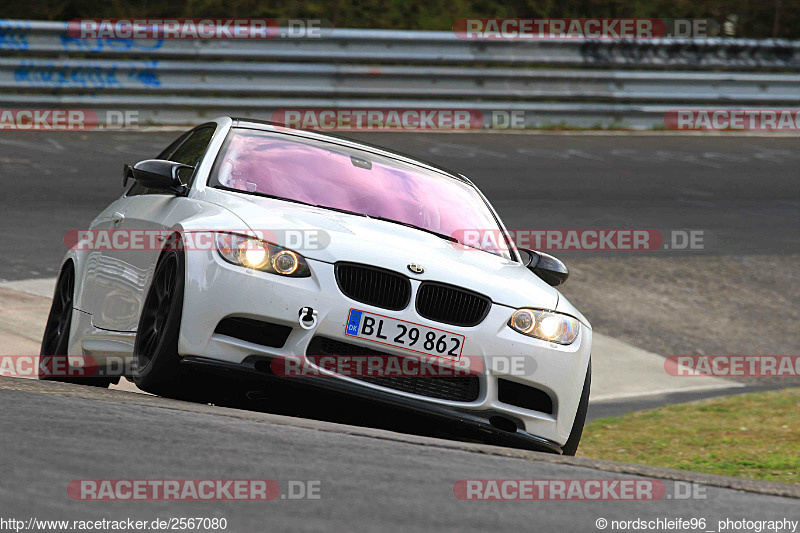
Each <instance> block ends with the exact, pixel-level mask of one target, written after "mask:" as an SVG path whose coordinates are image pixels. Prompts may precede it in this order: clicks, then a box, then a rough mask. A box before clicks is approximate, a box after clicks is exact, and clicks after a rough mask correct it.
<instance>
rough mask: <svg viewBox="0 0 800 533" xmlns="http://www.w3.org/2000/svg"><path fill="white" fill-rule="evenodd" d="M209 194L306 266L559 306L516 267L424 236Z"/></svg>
mask: <svg viewBox="0 0 800 533" xmlns="http://www.w3.org/2000/svg"><path fill="white" fill-rule="evenodd" d="M211 191H213V192H212V194H210V195H209V196H211V197H216V198H214V199H216V200H217V201H218V202H214V203H219V205H221V206H223V207H226V208H227V209H230V210H231V211H232V212H233V213H234V214H236V215H237V216H238V217H239V218H240V219H241V220H242V221H244V222H245V224H246V225H247V226H248V227H249V229H251V230H253V231H255V232H263V233H264V240H266V241H269V242H273V243H274V244H277V245H279V246H283V247H286V248H290V249H292V250H295V251H296V252H298V253H300V254H302V255H304V256H305V257H307V258H309V259H316V260H318V261H325V262H328V263H335V262H337V261H351V262H355V263H365V264H368V265H373V266H377V267H381V268H386V269H389V270H394V271H396V272H400V273H403V274H404V275H407V276H408V277H410V278H412V279H417V280H420V281H424V280H430V281H440V282H444V283H449V284H451V285H457V286H459V287H464V288H466V289H470V290H473V291H475V292H478V293H481V294H483V295H485V296H488V297H489V298H491V299H492V301H493V302H495V303H496V304H501V305H506V306H509V307H515V308H516V307H526V306H528V307H540V308H544V309H555V308H556V305H557V303H558V299H559V292H558V291H557V290H556V289H555V288H553V287H551V286H550V285H548V284H546V283H545V282H544V281H542V280H541V279H540V278H539V277H538V276H536V275H535V274H533V273H532V272H531V271H530V270H528V269H527V268H525V267H523V266H522V265H520V264H519V263H517V262H515V261H509V260H507V259H504V258H502V257H499V256H496V255H494V254H490V253H488V252H483V251H480V250H475V249H470V248H464V247H461V246H458V245H455V244H454V243H451V242H448V241H446V240H444V239H442V238H441V237H438V236H436V235H433V234H430V233H427V232H424V231H421V230H417V229H414V228H409V227H406V226H402V225H400V224H395V223H392V222H385V221H382V220H377V219H373V218H367V217H362V216H358V215H350V214H347V213H340V212H337V211H333V210H330V209H323V208H317V207H312V206H306V205H303V204H294V203H291V202H286V201H282V200H274V199H271V198H264V197H259V196H247V195H245V194H237V193H228V192H223V191H214V190H210V191H209V192H211ZM221 195H224V197H221ZM209 200H212V198H209ZM212 201H213V200H212ZM315 236H316V238H317V239H316V243H317V244H315V243H314V242H313V237H315ZM304 240H305V242H303V241H304ZM410 263H416V264H418V265H421V266H422V267H423V268H424V269H425V270H424V272H423V273H422V274H413V273H411V272H410V271H409V269H408V265H409V264H410Z"/></svg>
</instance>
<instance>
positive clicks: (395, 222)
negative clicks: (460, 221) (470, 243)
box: [369, 216, 461, 244]
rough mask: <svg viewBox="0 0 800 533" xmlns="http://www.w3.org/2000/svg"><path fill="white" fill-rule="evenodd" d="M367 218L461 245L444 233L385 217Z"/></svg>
mask: <svg viewBox="0 0 800 533" xmlns="http://www.w3.org/2000/svg"><path fill="white" fill-rule="evenodd" d="M369 218H374V219H377V220H383V221H384V222H391V223H392V224H400V225H401V226H405V227H407V228H414V229H418V230H420V231H424V232H425V233H430V234H431V235H436V236H437V237H439V238H440V239H444V240H446V241H450V242H455V243H458V244H461V242H459V240H458V239H456V238H455V237H453V236H452V235H445V234H444V233H439V232H438V231H433V230H432V229H428V228H423V227H421V226H415V225H414V224H410V223H408V222H401V221H399V220H394V219H393V218H386V217H377V216H370V217H369Z"/></svg>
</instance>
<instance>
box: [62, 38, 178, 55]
mask: <svg viewBox="0 0 800 533" xmlns="http://www.w3.org/2000/svg"><path fill="white" fill-rule="evenodd" d="M163 45H164V39H150V40H138V39H110V38H102V39H76V38H75V37H71V36H70V35H69V34H67V33H63V34H61V46H62V47H63V48H64V50H66V51H67V52H89V53H98V52H103V51H111V52H128V51H141V52H148V51H153V50H158V49H159V48H161V47H162V46H163Z"/></svg>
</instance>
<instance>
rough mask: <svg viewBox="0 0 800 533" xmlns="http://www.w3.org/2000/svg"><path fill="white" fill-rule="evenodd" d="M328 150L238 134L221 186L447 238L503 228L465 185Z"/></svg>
mask: <svg viewBox="0 0 800 533" xmlns="http://www.w3.org/2000/svg"><path fill="white" fill-rule="evenodd" d="M326 146H330V149H328V148H327V147H326V148H323V147H322V146H319V145H312V144H305V143H302V142H296V141H291V140H285V139H282V138H277V137H275V136H274V135H264V134H257V133H236V134H234V137H233V138H232V140H231V141H230V143H229V144H228V148H227V150H226V151H225V154H224V159H223V160H222V164H221V166H220V168H219V173H218V180H219V183H220V184H221V185H224V186H226V187H230V188H233V189H238V190H241V191H248V192H258V193H262V194H269V195H274V196H279V197H281V198H288V199H292V200H298V201H301V202H306V203H309V204H312V205H323V206H326V207H334V208H337V209H346V210H348V211H355V212H357V213H363V214H366V215H370V216H381V217H385V218H390V219H392V220H397V221H400V222H405V223H408V224H413V225H414V226H419V227H422V228H425V229H429V230H432V231H435V232H437V233H442V234H444V235H450V236H453V235H456V234H457V232H462V231H463V230H465V229H488V228H491V229H497V223H496V222H495V220H494V217H493V216H492V214H491V212H490V211H489V209H488V208H487V207H486V205H485V204H484V202H483V200H482V199H481V198H480V197H479V196H478V194H477V193H476V192H475V191H474V190H473V189H472V188H471V187H470V186H468V185H466V184H464V183H460V182H458V181H457V180H455V179H453V178H449V177H446V176H440V175H437V174H436V173H433V172H428V171H425V170H422V169H415V168H414V167H412V166H410V165H405V164H403V163H400V162H397V163H393V162H392V164H389V162H390V160H388V159H386V158H383V157H380V156H373V155H371V154H368V153H364V152H353V153H354V154H355V156H356V157H357V158H360V159H364V160H368V161H369V162H370V163H371V169H368V168H362V167H359V166H356V165H355V164H354V163H353V161H352V160H351V157H350V154H349V153H346V150H348V149H346V148H341V151H336V150H337V147H335V146H333V145H326ZM487 251H494V250H487ZM495 253H497V252H495ZM503 255H505V254H503Z"/></svg>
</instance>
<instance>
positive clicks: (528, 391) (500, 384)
mask: <svg viewBox="0 0 800 533" xmlns="http://www.w3.org/2000/svg"><path fill="white" fill-rule="evenodd" d="M497 389H498V390H497V399H498V400H500V401H501V402H503V403H505V404H508V405H513V406H515V407H522V408H523V409H530V410H531V411H539V412H540V413H545V414H548V415H552V414H553V399H552V398H551V397H550V395H549V394H547V393H546V392H544V391H543V390H539V389H537V388H535V387H529V386H528V385H522V384H520V383H516V382H514V381H509V380H507V379H498V380H497Z"/></svg>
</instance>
